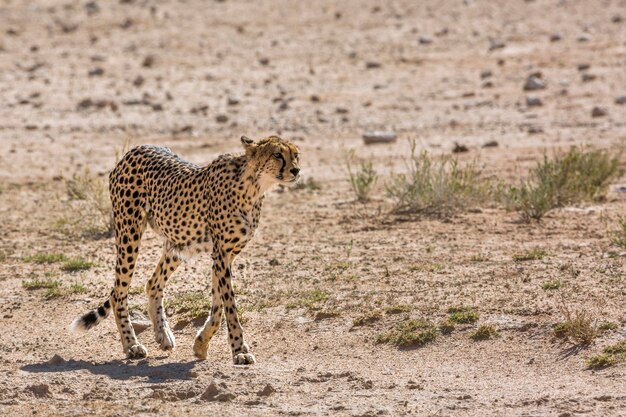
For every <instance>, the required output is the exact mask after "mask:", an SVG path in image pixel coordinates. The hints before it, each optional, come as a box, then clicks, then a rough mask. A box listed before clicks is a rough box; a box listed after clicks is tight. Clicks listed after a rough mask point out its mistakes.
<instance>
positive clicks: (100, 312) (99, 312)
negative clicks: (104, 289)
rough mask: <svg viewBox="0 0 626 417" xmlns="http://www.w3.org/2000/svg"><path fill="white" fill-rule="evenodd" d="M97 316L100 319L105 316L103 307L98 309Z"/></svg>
mask: <svg viewBox="0 0 626 417" xmlns="http://www.w3.org/2000/svg"><path fill="white" fill-rule="evenodd" d="M98 314H99V315H100V316H102V317H104V316H105V315H106V310H105V309H104V307H102V306H100V307H98Z"/></svg>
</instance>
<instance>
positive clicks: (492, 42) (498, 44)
mask: <svg viewBox="0 0 626 417" xmlns="http://www.w3.org/2000/svg"><path fill="white" fill-rule="evenodd" d="M505 46H506V44H505V43H504V42H503V41H501V40H498V39H489V50H490V51H495V50H496V49H502V48H504V47H505Z"/></svg>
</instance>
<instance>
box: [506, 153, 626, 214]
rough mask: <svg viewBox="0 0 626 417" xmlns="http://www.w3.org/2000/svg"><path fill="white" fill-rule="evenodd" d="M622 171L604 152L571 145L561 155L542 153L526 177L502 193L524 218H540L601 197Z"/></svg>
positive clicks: (615, 160) (614, 159)
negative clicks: (552, 155) (550, 155)
mask: <svg viewBox="0 0 626 417" xmlns="http://www.w3.org/2000/svg"><path fill="white" fill-rule="evenodd" d="M621 174H622V171H621V169H620V168H619V161H618V159H617V158H615V157H611V156H610V155H609V153H608V152H607V151H604V150H591V151H584V150H582V149H581V148H577V147H573V148H571V149H570V150H569V152H568V153H566V154H565V155H562V156H560V155H557V156H555V157H554V158H548V156H544V158H543V161H542V162H539V163H538V164H537V166H536V167H535V168H534V169H533V170H531V172H530V176H529V178H528V179H527V180H523V181H522V182H521V183H520V184H519V186H512V187H510V188H509V189H508V190H507V191H506V192H504V194H503V196H504V200H505V203H506V204H507V205H508V206H509V207H511V208H513V209H515V210H517V211H519V212H520V214H521V216H522V219H523V220H524V221H526V222H530V221H531V220H541V218H542V217H543V216H544V215H545V214H546V213H547V212H548V211H549V210H551V209H553V208H556V207H563V206H566V205H571V204H576V203H579V202H581V201H589V200H596V199H599V198H603V197H604V195H605V193H606V190H607V187H608V185H609V184H610V182H611V181H612V180H613V179H615V178H617V177H619V176H620V175H621Z"/></svg>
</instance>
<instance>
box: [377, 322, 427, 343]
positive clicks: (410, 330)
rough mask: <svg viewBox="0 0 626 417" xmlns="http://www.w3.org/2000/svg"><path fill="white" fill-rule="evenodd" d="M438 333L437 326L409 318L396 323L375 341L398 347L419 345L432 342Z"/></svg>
mask: <svg viewBox="0 0 626 417" xmlns="http://www.w3.org/2000/svg"><path fill="white" fill-rule="evenodd" d="M438 335H439V330H438V329H437V327H436V326H435V325H434V324H433V323H431V322H429V321H425V320H416V319H411V320H407V321H404V322H401V323H398V324H397V325H396V328H395V329H394V330H392V331H391V332H389V333H384V334H380V335H378V336H377V337H376V343H391V344H393V345H395V346H398V347H420V346H424V345H425V344H427V343H430V342H434V341H435V340H436V339H437V336H438Z"/></svg>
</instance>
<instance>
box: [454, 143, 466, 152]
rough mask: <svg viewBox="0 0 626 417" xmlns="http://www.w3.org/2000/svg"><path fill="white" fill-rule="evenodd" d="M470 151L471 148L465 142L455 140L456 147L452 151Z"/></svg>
mask: <svg viewBox="0 0 626 417" xmlns="http://www.w3.org/2000/svg"><path fill="white" fill-rule="evenodd" d="M465 152H469V148H468V147H467V146H465V145H463V144H460V143H458V142H454V148H452V153H465Z"/></svg>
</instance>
